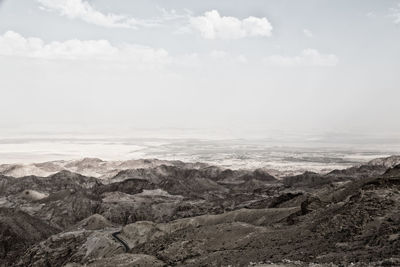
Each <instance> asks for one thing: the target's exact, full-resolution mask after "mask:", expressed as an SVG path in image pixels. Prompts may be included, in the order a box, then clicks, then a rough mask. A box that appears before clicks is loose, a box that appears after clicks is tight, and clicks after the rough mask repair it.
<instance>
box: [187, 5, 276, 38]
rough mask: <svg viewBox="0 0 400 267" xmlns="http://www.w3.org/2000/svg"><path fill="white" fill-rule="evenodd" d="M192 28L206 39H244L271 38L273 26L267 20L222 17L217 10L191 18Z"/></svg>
mask: <svg viewBox="0 0 400 267" xmlns="http://www.w3.org/2000/svg"><path fill="white" fill-rule="evenodd" d="M190 26H191V27H192V28H193V29H194V30H197V31H199V32H200V33H201V35H202V36H203V37H204V38H205V39H240V38H244V37H255V36H271V33H272V25H271V23H270V22H269V21H268V20H267V18H256V17H248V18H246V19H243V20H240V19H238V18H235V17H222V16H221V15H220V14H219V13H218V11H217V10H212V11H208V12H205V13H204V15H203V16H198V17H191V18H190Z"/></svg>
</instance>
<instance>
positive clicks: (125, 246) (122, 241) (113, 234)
mask: <svg viewBox="0 0 400 267" xmlns="http://www.w3.org/2000/svg"><path fill="white" fill-rule="evenodd" d="M120 233H121V231H118V232H115V233H112V234H111V235H112V236H113V237H114V238H115V239H116V240H117V241H118V242H120V243H121V244H122V245H123V246H124V248H125V252H128V251H129V249H130V248H129V246H128V244H127V243H126V242H125V241H124V240H122V239H121V238H119V237H118V235H119V234H120Z"/></svg>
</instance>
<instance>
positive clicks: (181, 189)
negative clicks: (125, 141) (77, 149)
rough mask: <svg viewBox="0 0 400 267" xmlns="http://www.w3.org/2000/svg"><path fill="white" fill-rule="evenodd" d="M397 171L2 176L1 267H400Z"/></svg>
mask: <svg viewBox="0 0 400 267" xmlns="http://www.w3.org/2000/svg"><path fill="white" fill-rule="evenodd" d="M160 162H161V161H160ZM399 164H400V157H390V158H386V159H378V160H374V161H372V162H370V163H368V164H366V165H363V166H356V167H352V168H349V169H346V170H338V171H333V172H331V173H328V174H324V175H321V174H317V173H310V172H307V173H304V174H302V175H298V176H291V177H285V178H283V179H276V178H275V177H273V176H271V175H269V174H268V173H266V172H265V171H262V170H255V171H241V170H238V171H233V170H225V169H220V168H218V167H213V166H207V165H202V164H195V165H190V164H189V165H186V164H184V163H180V162H179V163H177V164H167V165H165V164H160V165H157V164H156V166H147V167H146V168H142V167H143V166H141V167H140V168H132V169H126V170H120V171H119V172H117V173H116V174H115V175H114V176H112V177H108V178H107V179H106V180H107V181H106V182H105V181H104V179H99V178H93V177H87V176H84V175H81V174H77V173H73V172H70V171H65V170H64V171H61V172H58V173H55V174H52V175H50V176H47V177H38V176H25V177H20V178H14V177H11V176H1V177H0V215H1V216H0V238H1V244H0V258H1V259H0V266H113V265H115V266H175V265H184V266H228V265H231V266H309V264H311V263H312V264H313V265H312V266H399V265H400V236H399V233H400V165H399ZM82 168H83V169H84V166H82Z"/></svg>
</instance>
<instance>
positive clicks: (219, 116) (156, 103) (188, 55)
mask: <svg viewBox="0 0 400 267" xmlns="http://www.w3.org/2000/svg"><path fill="white" fill-rule="evenodd" d="M0 97H1V104H0V127H1V128H2V129H3V132H4V131H9V132H13V133H16V134H18V133H22V132H25V133H26V132H28V133H29V132H38V131H48V130H50V131H67V132H72V133H73V132H80V131H86V130H93V129H95V130H96V131H100V132H101V131H104V132H107V133H113V132H117V133H118V132H120V131H121V132H122V131H126V130H127V129H128V131H129V129H131V130H132V129H138V128H156V129H157V128H188V129H207V130H213V131H221V132H225V133H226V132H228V133H234V134H235V135H236V136H242V137H246V136H249V135H251V134H255V135H257V136H264V135H265V136H268V135H273V134H279V133H285V134H296V133H311V134H322V133H330V132H340V133H350V134H356V135H357V134H362V135H366V134H372V135H373V134H388V135H396V134H400V104H399V103H400V102H399V100H400V1H391V0H385V1H379V0H374V1H372V0H351V1H349V0H335V1H331V0H304V1H303V0H302V1H291V0H252V1H245V0H219V1H215V0H213V1H211V0H202V1H198V0H196V1H195V0H136V1H130V0H113V1H110V0H108V1H106V0H91V1H85V0H3V1H0Z"/></svg>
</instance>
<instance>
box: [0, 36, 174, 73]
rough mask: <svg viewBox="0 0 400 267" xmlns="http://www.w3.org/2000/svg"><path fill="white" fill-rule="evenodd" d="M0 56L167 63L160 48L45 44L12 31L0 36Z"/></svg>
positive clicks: (100, 42) (91, 42) (93, 43)
mask: <svg viewBox="0 0 400 267" xmlns="http://www.w3.org/2000/svg"><path fill="white" fill-rule="evenodd" d="M0 55H1V56H12V57H26V58H34V59H46V60H56V59H62V60H106V61H117V62H125V63H133V64H135V65H137V66H143V67H149V66H155V67H157V66H162V65H164V64H166V63H168V62H169V61H170V60H171V59H170V57H169V55H168V52H167V51H165V50H164V49H154V48H151V47H147V46H140V45H131V44H122V45H119V46H114V45H112V44H111V43H110V42H109V41H107V40H84V41H82V40H76V39H74V40H67V41H64V42H49V43H45V42H44V41H43V40H42V39H40V38H25V37H23V36H22V35H20V34H18V33H16V32H13V31H8V32H6V33H5V34H4V35H0Z"/></svg>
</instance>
